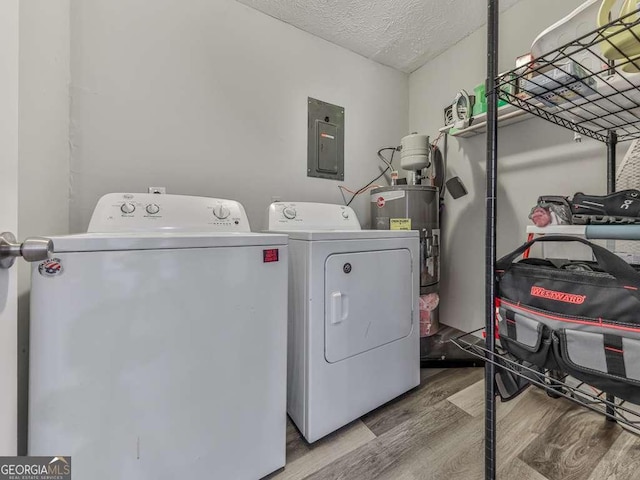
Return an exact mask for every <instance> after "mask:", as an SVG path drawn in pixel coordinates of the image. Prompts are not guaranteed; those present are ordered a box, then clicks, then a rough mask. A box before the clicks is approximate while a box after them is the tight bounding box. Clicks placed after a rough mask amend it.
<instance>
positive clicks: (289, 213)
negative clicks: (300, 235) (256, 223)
mask: <svg viewBox="0 0 640 480" xmlns="http://www.w3.org/2000/svg"><path fill="white" fill-rule="evenodd" d="M297 213H298V212H296V209H295V208H293V207H285V209H284V210H282V214H283V215H284V216H285V218H288V219H289V220H293V219H294V218H296V215H297Z"/></svg>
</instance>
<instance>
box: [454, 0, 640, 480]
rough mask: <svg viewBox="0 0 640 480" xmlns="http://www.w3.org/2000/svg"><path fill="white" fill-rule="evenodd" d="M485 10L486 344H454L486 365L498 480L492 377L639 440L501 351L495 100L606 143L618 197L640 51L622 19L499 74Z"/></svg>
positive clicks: (636, 425)
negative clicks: (504, 377) (565, 403)
mask: <svg viewBox="0 0 640 480" xmlns="http://www.w3.org/2000/svg"><path fill="white" fill-rule="evenodd" d="M487 7H488V22H487V33H488V35H487V47H488V48H487V85H486V91H487V106H488V111H487V148H486V162H487V169H486V171H487V183H486V245H485V248H486V251H485V261H486V268H485V285H486V290H485V322H486V324H485V328H484V331H485V342H484V344H482V343H477V342H476V341H470V337H465V336H463V337H459V338H458V339H457V340H455V343H456V344H457V345H458V346H459V347H460V348H462V349H463V350H466V351H467V352H469V353H472V354H474V355H477V356H479V357H482V358H484V359H485V479H486V480H495V478H496V446H497V443H496V397H497V386H496V381H495V379H496V373H497V372H498V371H500V370H507V371H510V372H513V373H514V374H516V375H518V376H520V377H524V378H526V379H527V380H528V381H529V383H531V384H533V385H536V386H538V387H540V388H544V389H545V390H547V392H548V393H549V394H550V395H551V396H557V397H565V398H568V399H570V400H572V401H574V402H577V403H579V404H580V405H583V406H585V407H586V408H589V409H591V410H594V411H597V412H600V413H602V414H603V415H605V416H606V417H607V418H609V419H610V420H614V421H617V422H618V423H620V424H621V425H622V426H624V427H625V428H627V429H629V430H631V431H632V432H634V433H639V434H640V413H639V412H638V411H637V410H634V409H633V408H632V406H630V405H628V404H626V403H625V402H624V401H621V400H619V399H616V398H614V397H613V396H611V395H609V394H606V393H604V392H600V391H594V389H593V388H592V387H590V386H588V385H586V384H584V383H582V382H579V381H577V380H575V379H573V378H572V377H569V376H567V375H564V374H558V372H550V371H541V370H538V369H536V368H535V367H534V368H532V367H531V366H525V365H523V364H522V362H520V361H518V360H516V359H514V358H513V357H510V356H509V355H508V354H507V353H506V352H505V351H504V350H502V349H501V348H500V346H499V344H498V343H497V342H496V325H495V300H496V293H497V292H496V282H495V280H496V271H495V264H496V260H497V257H496V230H497V212H496V207H497V173H498V109H497V108H498V99H502V100H505V101H506V102H508V103H509V104H511V105H514V106H516V107H518V108H520V109H522V110H525V111H527V112H529V113H531V114H533V115H535V116H537V117H540V118H542V119H545V120H547V121H549V122H552V123H554V124H556V125H559V126H561V127H563V128H566V129H569V130H572V131H573V132H575V133H576V134H578V135H582V136H585V137H589V138H593V139H595V140H598V141H600V142H603V143H605V144H606V147H607V163H606V172H607V191H608V192H609V193H610V192H614V191H615V168H616V146H617V144H618V142H619V141H627V140H635V139H640V88H639V87H640V75H634V73H636V72H640V54H639V53H640V48H638V49H637V50H638V52H637V53H636V52H633V53H630V52H629V50H628V47H624V46H622V45H621V42H620V39H621V38H622V37H623V36H624V37H626V38H627V39H628V38H631V39H632V42H631V43H637V45H638V46H640V13H639V12H633V13H631V14H628V15H625V16H622V17H620V18H618V19H616V20H613V21H611V22H610V23H609V24H607V25H604V26H602V27H601V28H596V29H594V30H593V31H592V32H590V33H588V34H586V35H583V36H581V37H580V38H577V39H575V40H574V41H572V42H569V43H567V44H565V45H562V46H559V47H558V48H557V49H555V50H553V51H551V52H549V53H547V54H545V55H543V56H541V57H539V58H536V59H534V61H533V62H532V63H531V64H529V65H528V66H524V67H521V68H518V69H514V70H512V71H510V72H507V73H506V74H502V75H499V73H498V48H499V39H498V27H499V0H487ZM594 23H595V22H594ZM594 27H595V25H594ZM634 41H635V42H634ZM605 50H607V51H608V53H607V55H606V56H605V53H604V52H605ZM474 338H475V337H474Z"/></svg>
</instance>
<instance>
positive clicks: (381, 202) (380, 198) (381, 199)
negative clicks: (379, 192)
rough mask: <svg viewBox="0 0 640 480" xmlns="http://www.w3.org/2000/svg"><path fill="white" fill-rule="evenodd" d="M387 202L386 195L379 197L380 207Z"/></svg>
mask: <svg viewBox="0 0 640 480" xmlns="http://www.w3.org/2000/svg"><path fill="white" fill-rule="evenodd" d="M385 203H387V202H385V200H384V197H379V198H378V208H382V207H384V204H385Z"/></svg>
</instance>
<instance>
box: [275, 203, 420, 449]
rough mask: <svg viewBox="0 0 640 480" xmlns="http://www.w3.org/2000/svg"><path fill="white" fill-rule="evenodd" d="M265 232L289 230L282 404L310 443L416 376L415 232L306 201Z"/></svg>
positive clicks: (283, 206)
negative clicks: (374, 225)
mask: <svg viewBox="0 0 640 480" xmlns="http://www.w3.org/2000/svg"><path fill="white" fill-rule="evenodd" d="M269 230H270V231H272V232H279V233H287V234H288V235H289V254H290V263H289V337H288V368H287V379H288V386H287V409H288V413H289V415H290V416H291V418H292V420H293V421H294V423H295V424H296V425H297V427H298V428H299V429H300V431H301V432H302V434H303V435H304V437H305V438H306V440H307V441H309V442H315V441H316V440H318V439H320V438H322V437H324V436H325V435H327V434H329V433H331V432H333V431H335V430H337V429H338V428H340V427H342V426H344V425H346V424H347V423H349V422H351V421H353V420H355V419H357V418H359V417H361V416H362V415H364V414H365V413H367V412H369V411H371V410H373V409H375V408H377V407H379V406H381V405H382V404H384V403H386V402H388V401H390V400H392V399H394V398H395V397H397V396H398V395H400V394H402V393H404V392H406V391H408V390H410V389H412V388H414V387H416V386H417V385H419V383H420V343H419V340H420V339H419V312H418V296H419V265H418V260H419V248H420V247H419V239H418V232H417V231H384V230H361V229H360V224H359V222H358V219H357V217H356V214H355V212H354V211H353V210H352V209H351V208H349V207H345V206H340V205H329V204H319V203H303V202H296V203H288V202H286V203H274V204H272V205H271V206H270V208H269Z"/></svg>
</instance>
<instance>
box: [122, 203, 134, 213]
mask: <svg viewBox="0 0 640 480" xmlns="http://www.w3.org/2000/svg"><path fill="white" fill-rule="evenodd" d="M120 211H121V212H122V213H133V212H135V211H136V206H135V205H134V204H133V203H129V202H127V203H123V204H122V206H121V207H120Z"/></svg>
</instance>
